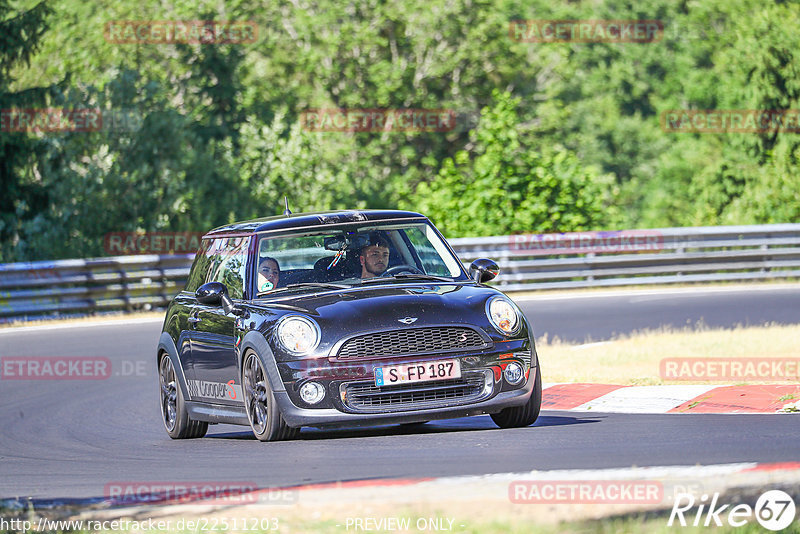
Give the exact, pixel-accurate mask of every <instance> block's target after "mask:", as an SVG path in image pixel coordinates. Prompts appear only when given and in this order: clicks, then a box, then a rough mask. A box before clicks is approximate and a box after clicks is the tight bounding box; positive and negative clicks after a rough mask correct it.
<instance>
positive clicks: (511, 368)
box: [503, 362, 524, 385]
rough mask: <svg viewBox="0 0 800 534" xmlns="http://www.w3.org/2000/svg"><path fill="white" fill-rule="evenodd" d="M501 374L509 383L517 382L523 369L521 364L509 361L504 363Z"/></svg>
mask: <svg viewBox="0 0 800 534" xmlns="http://www.w3.org/2000/svg"><path fill="white" fill-rule="evenodd" d="M503 376H504V377H505V379H506V381H507V382H508V383H509V384H511V385H516V384H519V383H520V381H522V377H523V376H524V375H523V371H522V366H521V365H520V364H518V363H517V362H511V363H509V364H508V365H506V368H505V370H504V371H503Z"/></svg>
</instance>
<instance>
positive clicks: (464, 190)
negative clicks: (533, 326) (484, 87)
mask: <svg viewBox="0 0 800 534" xmlns="http://www.w3.org/2000/svg"><path fill="white" fill-rule="evenodd" d="M494 99H495V103H494V106H493V107H491V108H488V107H487V108H484V109H483V111H482V112H481V118H480V122H479V124H478V127H477V129H476V130H475V131H474V138H473V141H474V147H473V148H471V149H470V150H462V151H459V152H458V153H457V154H456V156H455V158H452V159H446V160H445V161H444V163H443V165H442V168H441V170H440V172H439V175H438V177H437V179H436V180H435V181H433V182H431V183H423V184H420V186H419V187H418V188H417V195H416V198H415V203H414V205H416V206H418V207H419V209H420V210H421V211H423V212H424V213H426V214H428V215H429V216H431V218H433V219H434V220H435V221H436V223H437V225H439V226H440V228H441V229H442V231H443V232H444V233H445V234H446V235H448V236H477V235H506V234H512V233H523V232H534V231H535V232H568V231H577V230H587V229H593V228H598V227H605V226H608V225H609V224H613V223H614V222H615V217H616V215H615V213H614V210H613V208H611V207H610V204H611V203H610V201H611V200H612V199H613V193H614V189H613V187H614V186H613V181H612V180H611V179H610V177H608V176H601V175H599V174H598V173H597V171H596V170H594V169H591V168H586V167H583V166H582V165H581V163H580V162H579V161H578V159H577V158H576V157H575V155H574V154H573V153H571V152H569V151H568V150H566V149H565V148H563V147H558V146H556V147H549V146H543V145H542V144H541V143H540V142H538V141H537V139H536V137H535V136H534V135H533V134H532V133H531V131H530V130H526V128H525V126H524V125H523V124H522V123H521V122H520V120H519V117H518V116H517V111H516V110H517V106H518V105H519V99H515V98H512V97H511V95H510V94H509V93H500V92H497V91H496V92H495V94H494Z"/></svg>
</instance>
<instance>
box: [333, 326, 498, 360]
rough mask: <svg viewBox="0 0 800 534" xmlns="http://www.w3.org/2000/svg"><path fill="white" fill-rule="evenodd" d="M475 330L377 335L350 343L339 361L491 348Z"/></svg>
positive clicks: (435, 329) (415, 330)
mask: <svg viewBox="0 0 800 534" xmlns="http://www.w3.org/2000/svg"><path fill="white" fill-rule="evenodd" d="M487 346H488V343H486V342H485V341H484V340H483V339H482V338H481V336H480V335H479V334H478V332H476V331H475V330H473V329H472V328H467V327H463V326H461V327H459V326H440V327H426V328H407V329H403V330H391V331H388V332H374V333H372V334H364V335H361V336H356V337H354V338H351V339H348V340H347V341H346V342H345V343H344V344H343V345H342V347H341V348H340V349H339V353H338V354H337V358H338V359H340V360H350V359H357V358H383V357H386V356H399V355H412V354H431V353H436V352H447V351H453V350H474V349H481V348H484V347H487Z"/></svg>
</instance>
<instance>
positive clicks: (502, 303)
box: [486, 297, 522, 336]
mask: <svg viewBox="0 0 800 534" xmlns="http://www.w3.org/2000/svg"><path fill="white" fill-rule="evenodd" d="M486 315H487V316H488V317H489V321H491V323H492V325H494V327H495V328H497V330H498V331H499V332H500V333H501V334H505V335H507V336H510V335H513V334H516V333H517V332H518V331H519V327H520V326H521V325H522V320H521V319H520V316H519V313H517V308H516V306H514V305H513V304H512V303H511V302H510V301H509V300H508V299H506V298H505V297H492V298H491V299H489V301H488V302H487V304H486Z"/></svg>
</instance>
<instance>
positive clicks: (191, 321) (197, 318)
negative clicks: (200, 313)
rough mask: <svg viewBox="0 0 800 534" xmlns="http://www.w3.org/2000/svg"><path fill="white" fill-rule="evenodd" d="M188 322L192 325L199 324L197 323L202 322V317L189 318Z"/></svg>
mask: <svg viewBox="0 0 800 534" xmlns="http://www.w3.org/2000/svg"><path fill="white" fill-rule="evenodd" d="M188 321H189V322H190V323H191V324H197V323H199V322H200V317H189V319H188Z"/></svg>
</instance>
